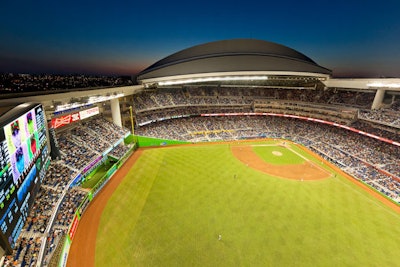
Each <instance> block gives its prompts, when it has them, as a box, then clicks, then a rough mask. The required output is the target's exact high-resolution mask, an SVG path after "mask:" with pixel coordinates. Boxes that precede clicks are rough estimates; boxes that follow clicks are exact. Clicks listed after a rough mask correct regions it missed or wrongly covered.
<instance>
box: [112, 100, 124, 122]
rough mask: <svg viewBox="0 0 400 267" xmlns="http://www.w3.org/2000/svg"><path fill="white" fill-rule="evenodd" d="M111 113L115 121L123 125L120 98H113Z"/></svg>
mask: <svg viewBox="0 0 400 267" xmlns="http://www.w3.org/2000/svg"><path fill="white" fill-rule="evenodd" d="M110 101H111V115H112V119H113V122H114V123H115V124H116V125H118V126H120V127H122V122H121V110H120V109H119V100H118V98H115V99H111V100H110Z"/></svg>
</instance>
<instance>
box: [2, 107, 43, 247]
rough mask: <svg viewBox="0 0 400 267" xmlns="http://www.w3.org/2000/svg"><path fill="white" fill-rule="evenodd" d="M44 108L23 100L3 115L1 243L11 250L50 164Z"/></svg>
mask: <svg viewBox="0 0 400 267" xmlns="http://www.w3.org/2000/svg"><path fill="white" fill-rule="evenodd" d="M44 114H45V113H44V110H43V107H42V105H40V104H22V105H20V106H17V107H16V108H14V109H12V110H11V111H8V112H7V113H6V114H5V115H3V116H2V117H1V119H0V237H1V238H0V245H1V246H2V247H3V249H4V250H5V251H6V252H8V253H10V252H11V251H12V249H13V248H14V246H15V243H16V241H17V239H18V237H19V235H20V233H21V230H22V228H23V226H24V224H25V222H26V219H27V217H28V214H29V210H30V208H31V207H32V204H33V201H34V199H35V196H36V194H37V192H38V190H39V188H40V184H41V182H42V181H43V178H44V177H45V175H46V171H47V169H48V166H49V164H50V157H49V155H50V151H49V145H48V138H47V127H46V125H47V124H46V118H45V115H44Z"/></svg>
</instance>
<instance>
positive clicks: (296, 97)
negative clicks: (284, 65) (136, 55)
mask: <svg viewBox="0 0 400 267" xmlns="http://www.w3.org/2000/svg"><path fill="white" fill-rule="evenodd" d="M374 96H375V94H374V93H373V92H362V91H346V90H332V89H318V90H317V89H315V88H313V89H303V90H299V89H282V88H267V89H266V88H257V87H254V88H251V87H250V88H249V87H243V88H242V87H201V86H199V87H196V88H191V87H189V88H163V89H159V90H144V91H142V92H140V93H138V94H135V95H134V101H133V104H134V108H135V119H136V122H137V124H139V125H142V124H145V123H148V122H150V121H157V120H161V119H164V118H169V117H174V116H182V115H193V114H201V113H215V112H216V113H223V112H253V111H254V112H258V111H257V105H260V101H261V103H262V102H263V101H275V102H276V101H289V102H288V103H290V107H289V108H288V107H287V104H286V105H284V106H283V107H282V108H281V109H286V110H285V111H286V112H289V113H290V112H291V111H290V110H293V111H292V113H293V114H294V112H296V113H299V114H297V115H301V114H303V115H304V116H306V115H309V114H310V113H314V115H315V116H318V115H320V117H321V116H324V118H325V117H326V114H325V113H327V112H328V115H329V114H331V116H330V117H331V118H332V119H335V117H339V116H342V115H343V116H344V115H346V118H348V119H349V118H350V119H352V118H353V117H355V114H356V113H355V112H353V111H352V110H346V111H345V112H342V110H343V108H345V107H347V108H353V109H354V110H356V109H359V108H364V109H366V108H370V106H371V104H372V101H373V99H374ZM257 103H258V104H257ZM285 103H286V102H285ZM304 103H307V106H304ZM321 105H322V107H321ZM296 106H299V107H298V108H296ZM313 107H314V108H313ZM324 107H325V108H324ZM338 108H339V109H338ZM316 111H321V112H316ZM262 112H268V109H267V110H265V109H264V110H263V111H262ZM269 112H274V109H272V108H270V111H269ZM319 113H320V114H319ZM353 113H354V114H353Z"/></svg>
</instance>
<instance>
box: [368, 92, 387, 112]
mask: <svg viewBox="0 0 400 267" xmlns="http://www.w3.org/2000/svg"><path fill="white" fill-rule="evenodd" d="M384 96H385V89H382V88H380V89H378V90H376V93H375V98H374V102H372V107H371V108H372V109H378V108H380V106H381V104H382V100H383V97H384Z"/></svg>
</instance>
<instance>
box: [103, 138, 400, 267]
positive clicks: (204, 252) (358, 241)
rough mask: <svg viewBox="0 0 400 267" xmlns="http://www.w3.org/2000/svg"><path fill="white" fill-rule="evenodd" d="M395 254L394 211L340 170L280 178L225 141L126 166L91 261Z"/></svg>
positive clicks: (295, 260)
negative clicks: (237, 154)
mask: <svg viewBox="0 0 400 267" xmlns="http://www.w3.org/2000/svg"><path fill="white" fill-rule="evenodd" d="M260 149H261V148H260ZM296 151H297V150H296ZM299 151H300V153H303V154H304V152H302V151H301V150H300V149H299ZM257 153H261V154H263V153H264V152H263V151H261V150H260V151H258V152H257ZM284 157H285V153H284V154H283V156H282V159H283V158H284ZM315 162H318V163H319V161H318V160H315ZM324 167H325V166H324ZM235 176H236V178H235ZM218 235H221V236H222V240H218ZM399 251H400V214H398V213H395V212H394V211H393V210H391V209H390V208H388V207H387V206H385V205H383V204H382V203H381V202H379V201H377V200H376V199H375V198H374V197H372V196H371V195H369V194H368V193H367V192H365V191H364V190H362V189H361V188H359V187H357V186H355V185H354V184H352V183H351V182H350V181H348V180H347V179H345V178H343V177H341V176H340V175H338V176H337V177H336V178H328V179H325V180H318V181H307V182H301V181H297V180H288V179H279V178H276V177H270V176H268V175H266V174H262V173H260V172H259V171H255V170H253V169H251V168H248V167H246V166H245V165H244V164H242V163H241V162H240V161H239V160H237V159H236V158H234V157H233V156H232V154H231V152H230V150H229V146H228V145H209V146H182V147H166V148H160V149H152V150H147V151H145V152H144V153H143V155H142V157H141V158H140V159H139V160H138V161H137V163H136V164H135V165H134V166H133V167H132V169H131V171H130V173H129V174H128V175H127V177H126V178H125V180H124V181H123V182H122V183H121V185H120V186H119V187H118V188H117V190H116V191H115V193H114V194H113V196H112V197H111V199H110V201H109V202H108V204H107V206H106V208H105V210H104V212H103V215H102V218H101V222H100V228H99V231H98V236H97V246H96V266H397V265H398V264H399V258H398V252H399Z"/></svg>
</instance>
